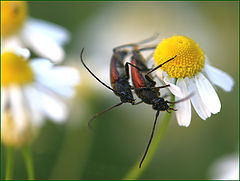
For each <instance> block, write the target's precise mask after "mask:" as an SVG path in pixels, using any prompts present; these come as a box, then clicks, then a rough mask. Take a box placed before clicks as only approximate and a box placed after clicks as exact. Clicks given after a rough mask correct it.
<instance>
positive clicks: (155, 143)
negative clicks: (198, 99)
mask: <svg viewBox="0 0 240 181" xmlns="http://www.w3.org/2000/svg"><path fill="white" fill-rule="evenodd" d="M173 100H174V97H173V98H172V101H173ZM170 118H171V113H165V115H164V117H163V120H162V122H161V125H160V127H159V129H158V130H157V131H156V135H155V136H154V138H153V140H152V144H151V146H150V148H149V151H148V154H147V156H146V158H145V160H144V163H143V165H142V167H141V168H139V163H140V161H141V159H140V160H138V161H137V163H136V164H135V165H134V166H133V167H132V168H131V169H130V171H129V172H128V173H127V174H126V176H125V177H124V180H134V179H138V178H139V177H140V176H141V174H142V173H143V172H144V170H145V169H146V168H147V167H148V165H149V164H150V162H151V160H152V159H153V157H154V155H155V153H156V151H157V148H158V147H159V145H160V143H161V141H162V139H163V136H164V134H165V132H166V130H167V126H168V123H169V120H170Z"/></svg>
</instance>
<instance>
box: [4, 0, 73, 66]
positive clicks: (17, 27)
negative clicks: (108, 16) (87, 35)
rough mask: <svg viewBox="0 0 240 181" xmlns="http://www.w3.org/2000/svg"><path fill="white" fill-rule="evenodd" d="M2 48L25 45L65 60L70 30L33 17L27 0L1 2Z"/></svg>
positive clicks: (42, 53)
mask: <svg viewBox="0 0 240 181" xmlns="http://www.w3.org/2000/svg"><path fill="white" fill-rule="evenodd" d="M1 17H2V24H1V27H2V34H1V38H2V50H4V49H9V48H14V47H23V48H29V49H30V50H31V51H33V52H34V53H35V54H37V55H38V56H41V57H45V58H48V59H50V60H52V61H53V62H55V63H59V62H61V61H62V60H63V59H64V56H65V52H64V50H63V48H62V46H63V45H64V44H65V43H67V42H69V40H70V34H69V32H68V31H67V30H66V29H65V28H63V27H61V26H59V25H56V24H54V23H50V22H47V21H43V20H39V19H35V18H31V17H29V15H28V4H27V2H24V1H1Z"/></svg>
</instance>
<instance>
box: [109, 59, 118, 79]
mask: <svg viewBox="0 0 240 181" xmlns="http://www.w3.org/2000/svg"><path fill="white" fill-rule="evenodd" d="M113 58H114V57H113ZM115 64H116V60H115V59H113V60H112V61H111V83H115V82H116V81H117V80H118V78H119V75H118V72H117V68H116V65H115Z"/></svg>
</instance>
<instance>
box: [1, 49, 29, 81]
mask: <svg viewBox="0 0 240 181" xmlns="http://www.w3.org/2000/svg"><path fill="white" fill-rule="evenodd" d="M33 79H34V73H33V71H32V69H31V67H30V66H29V63H28V62H27V61H26V60H25V59H24V57H22V56H19V55H17V54H15V53H13V52H4V53H3V54H2V55H1V84H2V85H9V84H14V83H15V84H20V85H23V84H27V83H30V82H32V81H33Z"/></svg>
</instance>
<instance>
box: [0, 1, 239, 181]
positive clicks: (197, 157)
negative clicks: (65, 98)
mask: <svg viewBox="0 0 240 181" xmlns="http://www.w3.org/2000/svg"><path fill="white" fill-rule="evenodd" d="M238 5H239V4H238V2H217V3H216V2H94V3H93V2H73V1H72V2H58V3H56V2H30V3H29V8H28V10H29V14H31V16H33V17H36V18H39V19H44V20H46V21H50V22H54V23H56V24H59V25H61V26H63V27H66V28H67V29H68V30H69V31H70V32H71V34H72V37H74V38H73V39H72V42H71V43H70V44H68V45H67V46H66V48H67V49H66V61H65V62H64V63H66V64H68V65H71V66H75V67H76V68H78V69H79V70H80V73H81V84H80V85H79V86H78V87H77V97H76V98H75V99H74V102H72V103H71V110H70V111H71V114H70V115H69V119H68V124H64V125H63V124H62V125H55V124H53V123H52V122H50V121H47V122H46V124H44V125H43V127H42V129H41V130H40V132H41V133H40V134H41V135H42V136H41V137H37V138H36V140H35V141H34V142H33V158H34V161H35V165H36V178H37V179H46V178H48V179H121V178H122V177H123V176H124V175H125V174H126V172H127V171H128V170H129V169H130V168H131V167H132V166H133V164H134V163H135V162H136V160H138V159H139V158H141V155H142V152H143V150H144V149H145V146H146V143H147V141H148V139H149V134H150V131H149V130H151V128H152V123H153V119H154V115H155V112H154V111H153V110H152V109H151V107H150V106H148V105H144V104H143V105H138V106H131V105H123V106H122V107H119V108H116V109H115V110H112V111H111V112H109V113H106V114H105V115H102V116H101V117H99V118H98V119H96V120H95V122H93V127H94V128H95V129H94V132H92V131H90V130H89V129H88V128H87V120H88V119H89V118H90V117H91V116H92V115H93V114H95V113H96V112H99V111H101V110H102V109H103V108H105V107H108V106H110V105H113V104H115V103H117V102H118V101H119V98H117V97H115V96H114V94H113V93H112V92H111V91H109V90H106V89H105V88H104V87H103V86H102V85H100V84H99V83H98V82H96V81H95V79H94V78H93V77H92V76H91V75H90V74H89V73H88V72H87V71H86V70H85V69H83V66H82V65H81V63H80V60H79V54H80V51H81V49H82V48H83V47H84V48H85V56H84V57H85V58H84V60H85V62H86V64H87V65H88V66H89V68H90V69H91V70H92V71H93V72H94V73H95V74H96V75H97V76H98V77H99V78H100V79H101V80H103V81H104V82H105V83H108V84H109V83H110V81H109V80H110V79H109V63H110V58H111V55H112V49H113V48H114V47H116V46H119V45H122V44H125V43H132V42H138V41H140V40H143V39H145V38H147V37H150V36H151V35H153V33H155V32H159V33H160V37H159V39H158V40H156V41H155V42H153V43H156V44H157V43H159V42H160V41H161V39H162V38H163V37H170V36H173V35H176V34H181V35H185V36H188V37H190V38H191V39H193V40H194V41H196V42H198V43H199V44H200V45H201V48H202V49H204V51H205V53H206V54H207V55H208V57H209V59H210V60H211V63H212V64H213V65H215V66H216V67H218V68H219V69H221V70H224V71H225V72H228V73H229V74H230V75H231V76H232V77H233V78H234V80H235V82H236V85H238V84H239V79H238V77H239V70H238V58H239V57H238V52H239V50H238V39H239V37H238V35H239V31H238V22H239V17H238V14H239V9H238ZM53 9H54V11H53ZM43 12H44V13H43ZM152 64H153V63H152ZM217 93H218V95H219V97H221V98H222V99H221V103H222V111H221V112H220V113H218V114H216V115H214V116H212V117H211V118H209V120H208V121H206V122H205V121H195V120H200V118H199V117H198V116H197V114H196V113H195V112H193V114H192V119H193V120H194V121H193V122H192V124H191V125H190V127H189V128H188V129H186V128H184V127H179V126H178V125H177V122H176V120H171V121H170V124H169V127H168V129H167V132H166V135H165V138H164V140H163V142H162V144H161V146H160V149H159V150H158V151H157V153H156V156H155V157H154V160H153V161H152V163H151V164H150V165H149V167H148V168H147V169H146V170H145V172H144V173H143V175H142V176H141V177H140V179H207V178H209V177H208V168H209V166H210V165H212V163H213V162H215V160H217V159H218V158H220V157H222V156H223V155H225V154H229V153H232V152H234V151H235V148H236V145H237V143H238V134H239V132H238V108H239V107H238V106H239V105H238V102H237V99H236V98H237V97H238V95H239V87H238V86H235V87H234V89H233V91H232V92H231V93H228V94H226V93H225V92H224V91H222V90H221V89H217ZM162 115H163V114H161V115H160V116H162ZM174 119H175V118H174ZM159 121H161V117H160V118H159ZM157 126H158V125H157ZM2 153H3V154H2V161H3V162H4V155H5V153H4V151H3V152H2ZM16 157H17V160H16V167H17V168H18V169H16V170H15V173H14V174H15V177H16V178H18V179H21V178H22V179H24V178H25V177H26V175H25V172H24V171H23V170H24V168H22V167H21V164H22V160H21V158H20V156H19V155H16ZM183 163H184V164H183ZM4 170H5V168H4V166H3V167H2V171H3V172H4ZM2 177H4V176H2Z"/></svg>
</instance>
